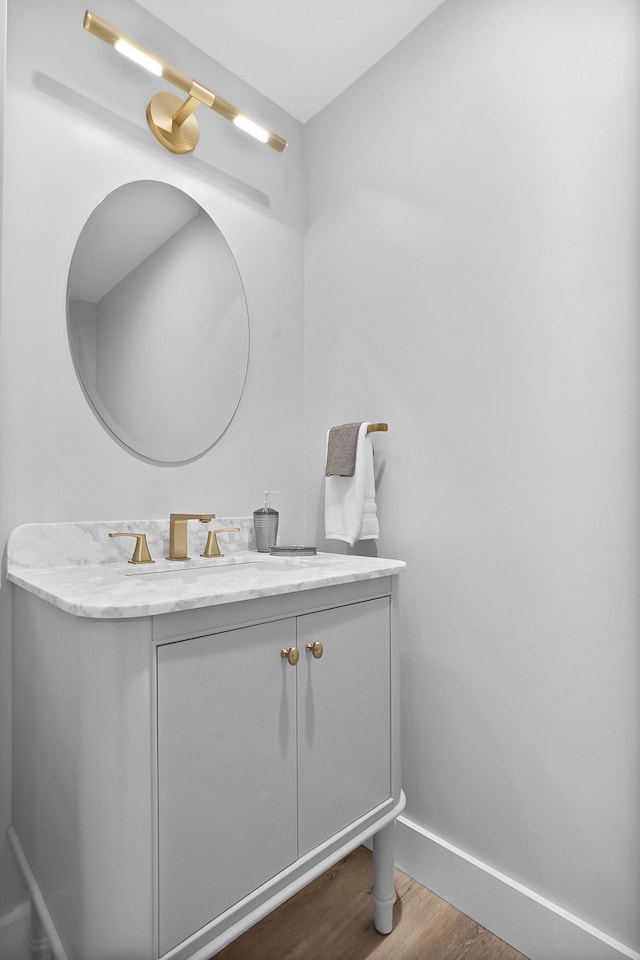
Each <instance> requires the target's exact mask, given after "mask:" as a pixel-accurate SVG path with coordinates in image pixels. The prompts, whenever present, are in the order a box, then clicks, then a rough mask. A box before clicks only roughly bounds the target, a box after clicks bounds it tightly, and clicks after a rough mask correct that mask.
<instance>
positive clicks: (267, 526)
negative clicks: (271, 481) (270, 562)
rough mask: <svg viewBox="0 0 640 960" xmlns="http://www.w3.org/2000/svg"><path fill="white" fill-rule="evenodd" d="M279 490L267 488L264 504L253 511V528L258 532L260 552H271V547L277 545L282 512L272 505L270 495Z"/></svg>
mask: <svg viewBox="0 0 640 960" xmlns="http://www.w3.org/2000/svg"><path fill="white" fill-rule="evenodd" d="M279 492H280V491H279V490H265V492H264V506H262V507H258V509H257V510H254V511H253V529H254V531H255V534H256V547H257V550H258V553H269V550H270V549H271V547H275V545H276V539H277V537H278V520H279V519H280V514H279V513H278V511H277V510H274V509H273V507H272V506H271V500H270V496H271V494H272V493H279Z"/></svg>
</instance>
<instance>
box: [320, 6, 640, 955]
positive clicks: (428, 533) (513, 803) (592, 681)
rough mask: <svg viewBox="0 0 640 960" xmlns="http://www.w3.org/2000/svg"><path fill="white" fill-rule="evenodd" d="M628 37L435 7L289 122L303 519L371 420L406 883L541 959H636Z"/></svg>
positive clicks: (608, 22) (633, 166) (634, 240)
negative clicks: (387, 589) (564, 919)
mask: <svg viewBox="0 0 640 960" xmlns="http://www.w3.org/2000/svg"><path fill="white" fill-rule="evenodd" d="M639 27H640V23H639V7H638V4H637V2H635V0H606V2H603V0H447V2H446V3H445V4H444V5H443V6H442V7H440V8H439V9H438V10H437V11H436V12H435V13H434V14H433V15H432V16H431V17H429V18H428V20H427V21H425V22H424V23H423V24H422V25H421V26H420V27H419V28H418V29H417V30H416V31H415V32H414V33H413V34H411V35H410V36H409V37H408V38H407V39H406V40H405V41H404V42H403V43H401V44H400V45H399V46H398V47H397V48H395V50H394V51H392V52H391V53H390V54H389V55H388V56H387V57H386V58H385V59H384V60H382V61H381V62H380V63H379V64H378V65H376V66H375V67H374V68H373V69H372V70H371V71H369V73H368V74H367V75H366V76H365V77H364V78H363V79H361V80H360V81H359V82H358V83H356V84H355V85H354V86H353V87H351V88H350V89H349V90H348V91H347V92H346V93H345V94H343V95H342V96H341V97H340V98H338V99H337V100H336V101H334V103H332V104H331V105H329V107H327V108H326V109H325V110H324V111H323V112H322V113H320V114H319V115H318V116H317V117H315V118H314V119H313V120H312V121H311V122H310V123H309V124H308V125H307V126H306V128H305V166H306V174H307V211H308V223H307V233H306V292H305V296H306V341H305V357H306V379H305V385H306V390H307V392H306V435H307V437H308V438H309V442H308V446H307V453H306V463H307V469H308V498H309V502H310V503H311V504H315V503H319V502H320V500H321V494H322V449H321V447H320V445H319V444H318V443H317V437H318V435H321V434H322V432H323V431H324V430H325V429H326V427H327V426H328V425H330V424H331V423H340V422H344V421H349V420H356V419H368V420H387V421H388V422H389V425H390V430H389V433H388V434H384V435H379V436H377V437H376V440H375V446H376V463H377V469H378V505H379V516H380V522H381V538H380V541H379V544H378V551H379V553H380V555H381V556H393V557H399V558H404V559H406V560H407V561H408V563H409V567H408V570H407V572H406V575H404V576H403V577H402V578H401V579H402V583H401V610H402V625H401V626H402V638H401V639H402V644H403V650H404V654H403V667H404V670H403V712H404V723H403V736H404V753H403V757H404V774H403V780H404V786H405V790H406V793H407V797H408V806H407V811H406V819H405V821H404V822H403V828H402V830H401V831H400V833H401V835H402V850H403V857H405V860H404V865H405V866H408V867H410V868H411V869H412V870H414V871H415V875H419V879H423V880H426V881H427V882H428V883H429V885H431V886H432V887H433V888H434V889H435V890H436V891H439V892H443V893H444V894H445V895H446V896H447V897H448V899H453V900H454V902H457V903H458V904H459V905H460V906H461V907H462V908H463V909H467V910H468V912H470V913H472V915H473V916H475V917H476V918H477V919H479V920H481V921H484V922H486V923H487V924H488V925H490V926H492V927H493V929H496V930H497V932H498V933H501V934H502V935H506V936H508V937H509V939H511V940H512V942H514V943H515V944H516V946H519V947H520V949H522V950H523V951H524V952H525V953H527V954H528V955H530V956H532V957H536V958H539V957H543V956H544V957H548V958H549V960H560V958H562V957H566V958H567V960H575V957H577V956H580V957H581V960H584V958H586V957H587V956H593V957H594V958H597V960H603V958H604V957H608V956H609V954H608V953H607V949H608V947H606V946H605V944H606V943H607V941H606V937H607V936H609V937H611V938H614V939H615V940H617V941H620V942H621V944H622V945H626V949H627V952H626V954H625V948H624V946H622V947H621V946H620V945H618V947H615V945H614V949H615V950H620V951H622V952H621V953H620V955H623V954H625V955H629V956H630V955H634V956H637V954H633V952H632V951H633V950H635V951H639V950H640V919H639V918H640V914H639V912H638V903H640V865H639V864H640V859H639V857H638V810H639V809H640V759H639V752H638V731H639V729H640V726H639V719H640V717H639V712H640V708H639V704H640V690H639V685H640V671H639V669H638V668H639V660H640V657H639V653H638V637H639V626H640V624H639V617H638V602H637V584H638V572H639V571H638V546H639V544H638V535H639V528H638V489H639V485H638V482H639V479H640V477H639V469H638V468H639V462H638V446H639V437H640V434H639V430H638V428H639V422H638V421H639V416H638V413H639V408H638V387H639V372H638V355H639V354H638V339H639V338H638V315H639V311H638V308H639V306H640V297H639V289H638V253H639V252H640V243H639V220H638V213H639V206H640V205H639V199H640V191H639V171H640V137H639V127H640V124H639V121H638V117H639V116H640V112H639V107H640V103H639V102H638V100H639V89H640V87H639V83H638V81H639V72H640V71H639V67H640V51H639V39H640V30H639ZM320 513H321V511H320V510H318V511H317V527H316V528H315V533H316V534H317V535H318V536H319V537H321V536H322V529H323V528H322V523H321V516H320ZM311 537H312V539H313V533H312V534H311ZM330 546H332V547H336V546H337V545H336V544H335V543H332V544H330ZM407 835H409V839H408V840H407ZM447 844H448V845H449V846H447ZM451 846H453V847H455V848H457V851H454V850H451V849H450V848H451ZM436 847H437V848H438V851H439V852H440V853H441V854H442V856H441V857H440V860H439V861H438V859H437V857H436V855H435V854H436V852H437V851H436V849H435V848H436ZM460 858H462V859H463V860H465V862H466V863H467V864H471V865H474V867H473V870H471V874H472V875H471V876H470V878H469V882H468V885H467V887H466V888H463V887H462V885H461V883H457V882H453V883H452V882H450V881H451V876H453V875H456V876H457V874H456V873H455V871H456V862H457V861H460ZM474 858H475V860H474ZM491 871H494V873H495V872H499V873H500V874H502V875H504V876H503V877H502V879H501V880H500V882H499V883H496V884H495V886H497V887H501V890H498V891H496V890H495V889H493V888H492V890H491V892H490V893H488V894H487V897H486V898H485V902H483V903H479V902H478V900H477V899H474V898H476V892H477V890H478V889H479V888H480V886H481V885H482V884H483V883H484V882H485V880H486V881H487V883H488V882H489V880H491V882H492V883H493V881H494V880H495V876H494V873H491ZM518 884H520V885H523V886H524V887H527V888H528V889H529V893H527V892H526V891H524V892H523V891H521V890H519V888H518V887H517V885H518ZM485 885H486V884H485ZM507 888H508V889H507ZM514 890H519V892H518V897H519V898H520V900H521V901H522V905H521V906H522V923H520V924H519V925H518V923H517V922H516V923H515V925H514V923H513V920H514V918H516V917H517V918H518V919H520V916H521V915H520V914H519V913H518V910H519V909H520V906H519V907H518V908H517V909H516V907H515V906H514V905H513V904H511V906H510V907H509V908H508V909H506V910H505V909H503V908H504V906H505V903H506V899H505V898H506V895H507V893H508V891H514ZM527 901H530V905H531V906H532V905H533V903H534V901H535V902H537V903H538V904H539V905H540V904H541V903H542V904H543V907H544V909H543V910H542V913H545V912H546V916H545V917H543V918H541V917H540V916H536V918H535V920H532V922H531V924H530V926H529V928H527V922H528V920H527V917H528V918H529V920H531V917H532V915H531V913H529V914H527V910H528V909H529V908H528V906H527ZM532 909H533V906H532ZM562 910H564V911H568V912H570V913H571V914H573V915H575V916H574V919H573V920H570V921H569V922H568V923H567V924H565V926H563V927H562V930H559V931H558V930H556V929H555V927H554V923H555V920H556V919H557V918H558V917H559V916H562V914H561V911H562ZM554 911H555V913H554ZM558 911H560V913H558ZM545 924H546V926H545ZM588 925H592V926H593V927H594V928H596V929H595V931H590V929H589V927H588ZM514 926H515V929H514ZM572 927H573V928H574V929H571V928H572ZM552 928H553V929H552ZM580 931H583V932H584V931H586V932H587V934H588V935H589V936H591V938H592V943H591V946H589V947H588V948H586V947H585V948H584V951H582V948H580V952H576V949H575V943H576V942H577V941H576V940H575V939H573V940H572V937H573V935H574V934H575V936H576V937H578V938H579V936H580ZM599 938H600V939H599ZM590 950H591V951H592V952H591V953H590V952H589V951H590ZM628 951H631V952H628ZM616 955H618V953H616Z"/></svg>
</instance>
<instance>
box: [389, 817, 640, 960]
mask: <svg viewBox="0 0 640 960" xmlns="http://www.w3.org/2000/svg"><path fill="white" fill-rule="evenodd" d="M395 843H396V864H397V865H398V867H399V869H400V870H402V871H403V873H407V874H408V875H409V876H410V877H413V879H414V880H417V881H418V883H421V884H422V885H423V886H424V887H427V889H429V890H431V891H432V892H433V893H435V894H436V895H437V896H439V897H441V898H442V899H443V900H446V901H447V903H451V904H452V905H453V906H454V907H456V908H457V909H458V910H460V911H461V912H462V913H465V914H467V916H469V917H471V918H472V919H473V920H475V921H477V922H478V923H480V924H481V925H482V926H483V927H486V928H487V930H490V931H491V932H492V933H495V935H496V936H498V937H500V938H501V939H502V940H505V941H506V942H507V943H510V944H511V945H512V946H513V947H515V948H516V950H519V951H520V952H521V953H524V955H525V956H526V957H530V958H531V960H576V958H577V957H579V958H580V960H623V958H626V960H640V953H637V952H636V951H635V950H632V949H631V948H630V947H627V946H625V945H624V944H623V943H620V942H619V941H617V940H615V939H614V938H613V937H610V936H608V935H607V934H606V933H603V932H602V931H601V930H598V929H596V928H595V927H593V926H592V925H591V924H589V923H586V922H585V921H584V920H581V919H580V918H579V917H576V916H574V915H573V914H570V913H568V912H567V911H566V910H564V909H563V908H562V907H559V906H558V905H557V904H554V903H552V902H551V901H550V900H547V899H546V898H544V897H542V896H540V895H539V894H537V893H535V892H534V891H533V890H529V889H528V888H527V887H524V886H523V885H522V884H520V883H518V882H517V881H515V880H513V879H511V878H510V877H507V876H505V875H504V874H502V873H499V872H498V871H497V870H494V869H493V868H492V867H490V866H488V865H487V864H486V863H482V862H481V861H480V860H477V859H476V858H475V857H472V856H470V855H469V854H467V853H465V852H464V850H460V849H458V848H457V847H454V846H453V845H452V844H450V843H447V842H446V841H445V840H442V839H441V838H440V837H437V836H435V834H432V833H430V832H429V831H428V830H425V829H424V828H423V827H421V826H420V825H419V824H417V823H414V822H413V821H411V820H409V819H408V818H407V817H404V816H400V817H398V821H397V828H396V839H395Z"/></svg>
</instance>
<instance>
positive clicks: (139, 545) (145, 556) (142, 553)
mask: <svg viewBox="0 0 640 960" xmlns="http://www.w3.org/2000/svg"><path fill="white" fill-rule="evenodd" d="M109 536H110V537H135V538H136V545H135V547H134V548H133V556H132V557H131V560H129V563H155V560H152V559H151V554H150V553H149V547H148V546H147V535H146V533H110V534H109Z"/></svg>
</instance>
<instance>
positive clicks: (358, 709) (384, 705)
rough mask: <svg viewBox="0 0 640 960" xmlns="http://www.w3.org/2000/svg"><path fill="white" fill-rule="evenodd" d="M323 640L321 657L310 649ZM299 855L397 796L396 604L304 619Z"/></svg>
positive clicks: (377, 603)
mask: <svg viewBox="0 0 640 960" xmlns="http://www.w3.org/2000/svg"><path fill="white" fill-rule="evenodd" d="M318 641H319V642H320V643H321V644H322V645H323V648H324V649H323V653H322V656H321V657H320V658H319V659H316V658H315V657H314V656H313V654H312V653H311V652H310V651H308V650H307V649H306V647H307V644H314V643H316V642H318ZM298 648H299V650H300V662H299V663H298V668H297V673H298V855H299V856H303V855H304V854H305V853H307V852H308V851H309V850H311V849H312V848H313V847H315V846H317V845H318V844H319V843H322V842H323V841H324V840H326V839H327V838H329V837H331V836H333V835H334V834H336V833H338V832H339V831H340V830H342V829H343V828H344V827H346V826H347V825H348V824H350V823H353V821H355V820H357V819H358V818H359V817H361V816H363V815H364V814H366V813H368V811H370V810H371V809H373V808H374V807H375V806H377V805H378V804H380V803H383V802H384V801H385V800H387V799H388V798H389V797H390V795H391V691H390V606H389V600H388V598H382V599H376V600H368V601H365V602H363V603H356V604H353V605H350V606H346V607H339V608H336V609H334V610H327V611H324V612H321V613H313V614H308V615H305V616H302V617H299V618H298Z"/></svg>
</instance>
